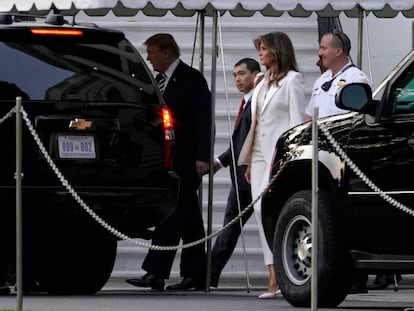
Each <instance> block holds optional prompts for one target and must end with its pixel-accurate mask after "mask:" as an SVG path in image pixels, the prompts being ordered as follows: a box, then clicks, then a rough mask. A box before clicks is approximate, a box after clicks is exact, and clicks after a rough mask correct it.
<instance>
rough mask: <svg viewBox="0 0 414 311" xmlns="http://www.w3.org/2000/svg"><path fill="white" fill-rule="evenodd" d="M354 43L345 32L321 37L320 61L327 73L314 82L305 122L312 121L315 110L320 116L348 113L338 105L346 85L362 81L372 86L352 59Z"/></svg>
mask: <svg viewBox="0 0 414 311" xmlns="http://www.w3.org/2000/svg"><path fill="white" fill-rule="evenodd" d="M350 50H351V41H350V40H349V38H348V36H347V35H346V34H344V33H343V32H337V31H334V32H329V33H326V34H324V35H323V36H322V37H321V40H320V44H319V52H318V56H319V62H320V66H323V67H324V68H326V69H327V70H326V71H325V72H323V73H322V75H321V76H320V77H319V78H318V79H317V80H316V81H315V83H314V85H313V89H312V95H311V98H310V101H309V104H308V105H307V106H306V109H305V119H304V121H309V120H311V119H312V115H313V108H314V107H318V108H319V111H318V117H319V118H323V117H327V116H331V115H335V114H341V113H346V112H347V111H346V110H342V109H339V108H338V107H336V105H335V94H336V92H337V91H338V89H339V88H341V87H343V86H344V85H345V84H347V83H352V82H363V83H368V84H370V85H371V82H370V80H369V79H368V77H367V76H366V74H365V73H363V72H362V71H361V70H360V69H358V68H357V67H355V66H354V65H353V64H352V62H351V59H350V57H349V52H350Z"/></svg>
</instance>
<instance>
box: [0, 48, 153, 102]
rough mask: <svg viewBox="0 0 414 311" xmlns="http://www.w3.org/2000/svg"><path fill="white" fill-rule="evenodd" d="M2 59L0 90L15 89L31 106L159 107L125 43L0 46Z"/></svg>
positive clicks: (137, 60) (140, 64)
mask: <svg viewBox="0 0 414 311" xmlns="http://www.w3.org/2000/svg"><path fill="white" fill-rule="evenodd" d="M0 54H1V55H2V57H1V60H0V62H1V68H2V69H1V71H0V81H1V82H2V83H0V86H2V87H3V88H4V87H5V86H6V85H9V86H10V85H13V86H14V87H16V88H17V89H18V90H19V92H20V93H22V94H25V95H27V98H28V99H30V100H33V101H45V100H46V101H76V102H94V101H99V102H100V103H102V102H103V103H104V102H121V103H148V104H149V103H159V100H158V99H157V95H156V90H155V87H154V84H153V83H152V80H151V78H150V73H149V71H148V70H147V69H146V67H145V66H144V65H143V59H142V58H140V57H139V55H137V53H134V51H133V50H132V47H131V46H130V45H129V44H128V42H127V41H123V40H122V41H120V42H116V43H113V45H109V44H103V43H98V42H97V43H82V42H78V43H77V42H70V41H69V40H68V42H66V41H65V42H58V43H56V42H55V43H53V42H50V41H49V42H46V43H45V42H40V43H24V42H0ZM1 91H2V92H4V90H1ZM2 99H8V98H4V97H2V96H1V95H0V100H2Z"/></svg>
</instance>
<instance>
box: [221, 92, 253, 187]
mask: <svg viewBox="0 0 414 311" xmlns="http://www.w3.org/2000/svg"><path fill="white" fill-rule="evenodd" d="M250 104H251V101H250V99H249V100H248V101H247V103H246V105H245V106H244V109H243V112H242V115H241V117H240V120H239V122H238V123H237V124H236V127H235V128H234V130H233V134H232V136H231V139H232V141H233V149H234V157H235V160H236V176H237V182H238V189H239V190H240V191H247V190H250V184H249V183H247V181H246V179H245V178H244V173H245V171H246V167H247V166H246V165H243V166H239V165H237V159H238V157H239V153H240V150H241V147H242V146H243V143H244V139H245V138H246V135H247V133H248V132H249V129H250V124H251V122H252V117H251V109H250ZM218 158H219V160H220V162H221V164H223V166H224V167H227V166H229V165H230V164H231V167H230V176H231V181H232V183H233V186H234V171H233V167H232V166H233V159H232V156H231V146H230V147H229V148H228V149H227V150H226V151H224V152H223V153H222V154H221V155H220V156H219V157H218Z"/></svg>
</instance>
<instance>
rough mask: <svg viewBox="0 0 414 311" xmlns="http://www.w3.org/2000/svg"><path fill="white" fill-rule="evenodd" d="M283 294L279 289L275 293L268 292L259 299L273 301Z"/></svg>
mask: <svg viewBox="0 0 414 311" xmlns="http://www.w3.org/2000/svg"><path fill="white" fill-rule="evenodd" d="M281 294H282V292H281V291H280V289H279V288H278V289H277V290H276V291H275V292H266V293H263V294H260V295H259V299H273V298H276V296H277V295H281Z"/></svg>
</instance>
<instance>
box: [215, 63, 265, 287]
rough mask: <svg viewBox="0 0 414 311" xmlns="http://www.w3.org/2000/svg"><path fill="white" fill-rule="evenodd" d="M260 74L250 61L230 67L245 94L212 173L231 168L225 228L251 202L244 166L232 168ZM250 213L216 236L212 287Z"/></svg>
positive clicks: (238, 87) (241, 142)
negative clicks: (232, 128) (230, 138)
mask: <svg viewBox="0 0 414 311" xmlns="http://www.w3.org/2000/svg"><path fill="white" fill-rule="evenodd" d="M259 72H260V65H259V63H258V62H257V61H255V60H254V59H252V58H243V59H241V60H239V61H238V62H237V63H236V64H235V65H234V68H233V78H234V84H235V85H236V87H237V89H238V90H239V91H240V92H242V93H243V94H244V95H243V99H242V103H241V105H240V109H239V113H238V115H237V117H236V121H235V125H234V130H233V134H232V143H231V144H230V146H229V148H228V149H227V150H226V151H225V152H223V153H222V154H221V155H220V156H219V157H218V158H217V159H216V160H215V161H214V170H215V171H218V170H219V169H220V168H222V167H227V166H229V165H230V176H231V181H232V186H231V188H230V192H229V195H228V198H227V206H226V211H225V215H224V221H223V225H224V226H225V225H226V224H228V223H229V222H230V221H231V220H233V219H234V218H235V217H236V216H237V215H238V214H239V212H240V211H241V210H244V209H245V208H246V206H248V205H249V203H250V202H251V201H252V195H251V189H250V184H249V183H247V182H246V179H245V177H244V173H245V171H246V166H237V165H234V163H237V158H238V156H239V152H240V149H241V147H242V145H243V142H244V139H245V137H246V135H247V132H248V131H249V129H250V123H251V113H250V97H251V95H252V93H253V86H254V80H255V77H256V74H258V73H259ZM233 155H234V158H233ZM235 175H236V176H235ZM237 194H238V195H237ZM239 204H240V205H239ZM252 212H253V208H252V209H250V210H249V212H247V213H246V214H244V215H243V217H242V219H241V224H233V225H231V226H230V227H228V228H227V229H226V230H224V231H223V232H222V233H221V234H220V235H219V236H218V237H217V239H216V241H215V243H214V246H213V250H212V265H211V282H210V284H211V286H213V287H217V286H218V281H219V278H220V274H221V271H222V270H223V268H224V266H225V265H226V263H227V262H228V260H229V259H230V257H231V255H232V253H233V251H234V248H235V247H236V244H237V240H238V238H239V235H240V232H241V227H242V226H243V225H244V224H245V223H246V221H247V220H248V219H249V217H250V216H251V214H252Z"/></svg>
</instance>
